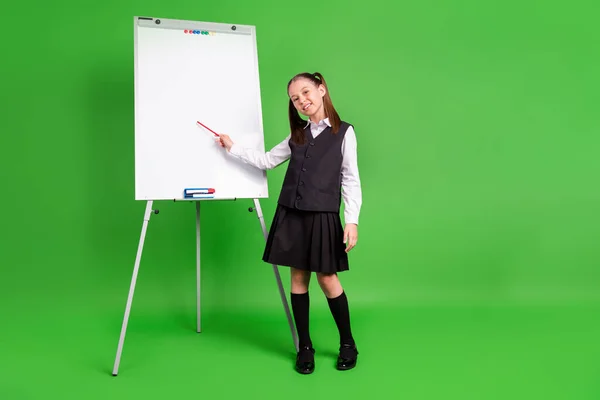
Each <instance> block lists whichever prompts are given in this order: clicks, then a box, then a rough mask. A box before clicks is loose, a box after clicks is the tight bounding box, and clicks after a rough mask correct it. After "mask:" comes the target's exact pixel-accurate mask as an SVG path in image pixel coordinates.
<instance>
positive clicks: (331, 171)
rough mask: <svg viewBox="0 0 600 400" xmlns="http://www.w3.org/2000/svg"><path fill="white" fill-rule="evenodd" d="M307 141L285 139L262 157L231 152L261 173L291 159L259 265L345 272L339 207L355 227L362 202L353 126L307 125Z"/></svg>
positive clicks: (236, 148) (240, 150) (238, 149)
mask: <svg viewBox="0 0 600 400" xmlns="http://www.w3.org/2000/svg"><path fill="white" fill-rule="evenodd" d="M304 135H305V137H306V140H305V143H304V144H302V145H299V144H296V143H294V142H293V141H292V140H291V135H288V136H287V137H286V139H285V140H283V141H282V142H281V143H280V144H279V145H277V146H275V147H274V148H273V149H271V151H269V152H267V153H266V154H265V153H262V152H259V151H256V150H252V149H244V148H242V147H240V146H236V145H235V144H234V145H233V146H232V147H231V149H230V154H231V155H233V156H235V157H237V158H238V159H241V160H242V161H244V162H246V163H248V164H251V165H254V166H255V167H257V168H260V169H272V168H275V167H276V166H278V165H280V164H281V163H283V162H285V161H287V160H289V165H288V169H287V172H286V174H285V178H284V180H283V184H282V187H281V193H280V195H279V198H278V201H277V209H276V211H275V215H274V218H273V222H272V224H271V228H270V231H269V235H268V238H267V243H266V246H265V250H264V253H263V261H265V262H268V263H270V264H276V265H280V266H290V267H295V268H299V269H304V270H308V271H311V272H323V273H336V272H342V271H346V270H348V269H349V264H348V255H347V253H346V252H345V248H346V245H345V244H344V242H343V239H344V229H343V227H342V222H341V219H340V206H341V201H342V199H343V200H344V205H345V209H344V219H345V222H346V223H355V224H358V216H359V212H360V207H361V204H362V193H361V186H360V177H359V173H358V165H357V155H356V136H355V133H354V128H353V126H352V125H350V124H348V123H347V122H344V121H342V123H341V126H340V129H339V131H338V132H337V134H333V132H332V130H331V124H330V123H329V119H325V120H322V121H320V122H319V123H314V122H312V121H307V123H306V126H305V128H304Z"/></svg>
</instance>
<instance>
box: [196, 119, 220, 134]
mask: <svg viewBox="0 0 600 400" xmlns="http://www.w3.org/2000/svg"><path fill="white" fill-rule="evenodd" d="M196 122H197V123H199V124H200V125H202V126H203V127H205V128H206V129H208V130H209V131H211V132H212V133H213V134H214V135H215V136H216V137H219V134H218V133H217V132H215V131H213V130H212V129H210V128H209V127H208V126H206V125H204V124H203V123H202V122H200V121H196Z"/></svg>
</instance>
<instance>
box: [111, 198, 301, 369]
mask: <svg viewBox="0 0 600 400" xmlns="http://www.w3.org/2000/svg"><path fill="white" fill-rule="evenodd" d="M152 204H153V200H148V201H147V203H146V211H145V212H144V221H143V223H142V232H141V235H140V241H139V244H138V249H137V255H136V258H135V264H134V267H133V276H132V277H131V284H130V286H129V294H128V296H127V305H126V306H125V315H124V316H123V324H122V326H121V335H120V337H119V344H118V346H117V355H116V358H115V363H114V366H113V371H112V374H113V376H117V374H118V372H119V364H120V362H121V355H122V352H123V344H124V342H125V334H126V332H127V324H128V322H129V314H130V312H131V304H132V302H133V294H134V291H135V285H136V281H137V276H138V272H139V269H140V261H141V258H142V251H143V249H144V240H145V238H146V231H147V229H148V222H149V221H150V216H151V214H152V213H154V214H158V210H153V209H152ZM254 210H256V214H257V216H258V220H259V222H260V225H261V227H262V231H263V235H264V237H265V240H267V237H268V233H267V227H266V225H265V220H264V217H263V214H262V209H261V207H260V202H259V201H258V199H254ZM250 211H253V209H252V208H250ZM273 273H274V274H275V280H276V281H277V286H278V288H279V294H280V296H281V302H282V304H283V308H284V310H285V313H286V316H287V320H288V324H289V327H290V331H291V333H292V339H293V341H294V346H295V348H296V351H298V337H297V335H296V330H295V326H294V322H293V320H292V315H291V313H290V308H289V305H288V302H287V297H286V295H285V291H284V288H283V284H282V282H281V276H280V274H279V269H278V267H277V265H275V264H273ZM200 286H201V279H200V200H197V201H196V312H197V314H196V323H197V325H196V332H198V333H200V332H202V318H201V317H202V314H201V303H200V293H201V291H200Z"/></svg>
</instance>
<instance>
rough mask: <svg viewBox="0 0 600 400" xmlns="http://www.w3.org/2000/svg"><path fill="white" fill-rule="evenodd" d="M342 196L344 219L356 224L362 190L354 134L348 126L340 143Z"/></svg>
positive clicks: (352, 129) (347, 222)
mask: <svg viewBox="0 0 600 400" xmlns="http://www.w3.org/2000/svg"><path fill="white" fill-rule="evenodd" d="M342 156H343V159H342V197H343V199H344V205H345V207H344V221H345V222H346V225H347V224H355V225H358V216H359V214H360V207H361V205H362V190H361V186H360V175H359V173H358V157H357V151H356V134H355V133H354V128H353V127H352V126H350V127H349V128H348V130H347V131H346V136H345V137H344V141H343V143H342Z"/></svg>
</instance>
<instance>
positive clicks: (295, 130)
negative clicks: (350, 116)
mask: <svg viewBox="0 0 600 400" xmlns="http://www.w3.org/2000/svg"><path fill="white" fill-rule="evenodd" d="M298 79H307V80H309V81H311V82H312V83H313V84H315V86H317V87H318V86H319V85H321V84H322V85H323V86H325V89H326V91H325V96H323V110H324V111H325V117H326V118H329V123H330V124H331V130H332V131H333V133H334V134H335V133H338V131H339V129H340V124H341V121H340V116H339V115H338V113H337V111H336V110H335V108H334V107H333V103H332V102H331V97H330V96H329V88H328V87H327V84H326V83H325V79H324V78H323V75H321V73H319V72H315V73H314V74H311V73H309V72H303V73H301V74H298V75H296V76H294V77H293V78H292V79H290V81H289V82H288V85H287V88H288V90H289V88H290V85H291V84H292V82H294V81H296V80H298ZM289 117H290V130H291V132H292V141H294V143H298V144H304V141H305V136H304V127H305V126H306V121H305V120H303V119H302V118H301V117H300V114H299V113H298V110H296V107H294V102H293V101H292V99H290V103H289Z"/></svg>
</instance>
